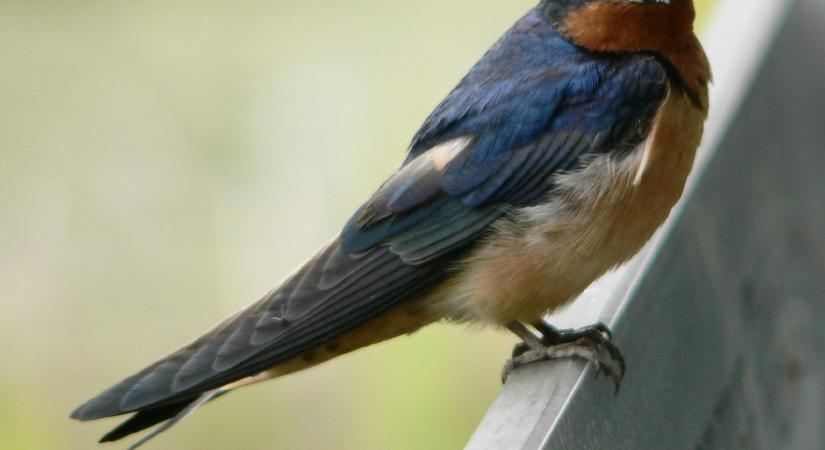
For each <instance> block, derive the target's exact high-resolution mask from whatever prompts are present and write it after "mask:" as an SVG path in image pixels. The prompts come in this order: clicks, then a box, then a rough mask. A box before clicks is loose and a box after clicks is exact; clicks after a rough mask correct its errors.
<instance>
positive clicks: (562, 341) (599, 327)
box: [501, 321, 626, 394]
mask: <svg viewBox="0 0 825 450" xmlns="http://www.w3.org/2000/svg"><path fill="white" fill-rule="evenodd" d="M534 326H535V328H536V329H537V330H539V331H540V332H541V334H542V339H541V341H540V343H539V342H538V340H537V339H536V338H535V337H534V335H532V334H530V333H527V334H525V330H526V328H524V326H523V325H516V326H515V327H511V330H513V331H514V332H516V334H518V335H519V336H522V338H525V336H526V337H527V339H525V342H521V343H519V344H517V345H515V346H514V347H513V353H512V358H511V359H510V360H508V361H507V363H506V364H505V366H504V369H503V370H502V373H501V379H502V383H503V382H506V381H507V378H508V376H509V375H510V373H511V372H512V371H513V369H514V368H516V367H518V366H521V365H524V364H528V363H531V362H534V361H540V360H546V359H561V358H571V357H578V358H582V359H584V360H586V361H589V362H592V363H593V364H594V365H595V366H596V369H597V372H596V374H597V375H598V374H600V373H602V374H604V375H607V376H609V377H610V378H611V379H612V380H613V383H614V385H615V393H616V394H618V393H619V386H620V384H621V381H622V379H623V378H624V374H625V369H626V365H625V359H624V356H623V355H622V352H621V350H619V347H617V346H616V344H614V343H613V342H612V340H611V339H612V337H613V335H612V333H611V332H610V329H609V328H608V327H607V325H605V324H603V323H597V324H595V325H591V326H587V327H583V328H579V329H571V330H558V329H556V328H555V327H553V326H552V325H550V324H548V323H547V322H544V321H541V322H539V323H536V324H534ZM602 349H604V350H605V351H606V352H607V353H608V354H609V355H610V359H607V358H604V357H602V356H601V354H600V352H601V350H602ZM611 360H612V361H615V362H616V363H617V364H618V366H619V367H618V369H619V370H618V371H617V370H616V369H615V368H614V366H613V365H612V364H611Z"/></svg>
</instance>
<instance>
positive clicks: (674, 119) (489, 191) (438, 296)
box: [71, 0, 711, 448]
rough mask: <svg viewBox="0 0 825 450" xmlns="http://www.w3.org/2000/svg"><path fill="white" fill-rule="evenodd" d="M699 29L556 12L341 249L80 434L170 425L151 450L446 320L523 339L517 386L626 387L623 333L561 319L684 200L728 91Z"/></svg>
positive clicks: (364, 213) (452, 115)
mask: <svg viewBox="0 0 825 450" xmlns="http://www.w3.org/2000/svg"><path fill="white" fill-rule="evenodd" d="M694 19H695V8H694V4H693V0H540V2H539V3H538V4H537V5H536V6H535V7H533V8H532V9H530V10H529V11H528V12H527V13H526V14H525V15H524V16H523V17H521V18H520V19H519V20H517V21H516V23H515V24H514V25H513V26H512V27H511V28H510V29H509V30H508V31H506V33H505V34H504V35H503V36H502V37H501V38H500V39H499V40H498V41H497V42H496V43H495V44H494V45H493V46H492V47H491V48H490V49H489V50H488V51H487V52H486V53H485V54H484V55H483V56H482V57H481V59H480V60H479V61H478V62H477V63H476V64H475V65H474V66H473V67H472V68H471V69H470V71H469V72H468V73H467V74H466V76H465V77H464V78H463V79H461V81H460V82H459V83H458V85H457V86H456V87H455V88H454V89H453V90H452V91H451V92H450V93H449V94H448V95H447V96H446V97H445V98H444V100H443V101H442V102H441V103H440V104H438V106H437V107H436V108H435V109H434V110H433V112H432V113H431V114H430V115H429V117H427V118H426V120H425V121H424V123H423V125H422V126H421V128H420V129H419V130H418V131H417V133H415V135H414V136H413V138H412V141H411V143H410V144H409V146H408V148H407V153H406V157H405V158H404V159H403V162H402V164H401V165H400V167H399V168H398V169H397V170H396V171H395V172H394V173H393V174H392V175H391V176H389V178H387V179H386V181H385V182H384V183H383V184H381V185H380V187H378V189H377V190H376V191H375V192H374V194H373V195H372V196H371V197H369V198H368V199H367V200H366V201H365V202H364V203H363V204H362V206H360V207H359V208H358V209H357V210H356V211H355V213H354V214H353V215H352V217H351V218H350V219H349V220H348V221H347V222H346V223H345V224H344V226H343V228H342V229H341V231H340V233H339V234H338V235H337V236H336V237H335V238H334V239H333V240H332V241H331V242H330V243H329V244H327V245H325V246H324V247H322V248H321V250H320V251H319V252H318V253H317V254H315V255H314V256H313V257H312V258H310V259H309V260H308V262H306V263H305V264H304V265H303V266H302V267H301V268H300V269H298V270H297V272H295V273H294V274H293V275H291V276H290V277H288V278H287V280H286V281H284V282H283V283H282V284H281V285H279V286H277V287H276V288H275V289H273V290H272V291H270V292H269V293H267V294H266V295H265V296H263V297H262V298H261V299H260V300H259V301H257V302H256V303H253V304H252V305H251V306H249V307H247V308H246V309H243V310H242V311H240V312H238V313H236V314H235V315H233V316H231V317H229V318H227V319H225V320H224V321H222V322H220V323H219V324H218V325H217V326H215V327H214V328H213V329H211V330H210V331H208V332H207V333H205V334H204V335H202V336H201V337H199V338H197V339H196V340H194V341H193V342H191V343H190V344H188V345H186V346H184V347H182V348H180V349H179V350H177V351H175V352H174V353H172V354H170V355H169V356H166V357H164V358H162V359H160V360H158V361H157V362H155V363H153V364H151V365H149V366H148V367H146V368H144V369H143V370H141V371H139V372H137V373H136V374H134V375H132V376H130V377H128V378H126V379H124V380H123V381H121V382H119V383H117V384H115V385H114V386H112V387H110V388H109V389H107V390H105V391H104V392H103V393H101V394H99V395H98V396H96V397H94V398H92V399H91V400H89V401H87V402H86V403H84V404H83V405H82V406H80V407H78V408H77V409H76V410H75V411H74V412H72V413H71V417H72V418H74V419H78V420H81V421H87V420H93V419H99V418H104V417H109V416H117V415H123V414H130V413H131V414H132V416H131V417H129V418H128V419H127V420H126V421H125V422H123V423H122V424H120V425H119V426H117V427H116V428H115V429H113V430H112V431H110V432H109V433H108V434H106V435H105V436H103V437H102V438H101V440H100V441H101V442H107V441H114V440H118V439H121V438H123V437H125V436H127V435H130V434H132V433H136V432H138V431H142V430H145V429H147V428H149V427H152V426H156V425H157V427H156V428H155V429H154V430H153V431H152V432H150V434H148V435H147V436H146V437H144V438H143V439H141V440H140V441H138V442H137V443H136V444H135V445H133V446H132V447H131V448H136V447H137V446H139V445H142V444H143V443H145V442H146V441H147V440H148V439H150V438H152V437H154V436H155V435H157V434H158V433H160V432H162V431H164V430H166V429H168V428H169V427H170V426H172V425H173V424H175V423H176V422H178V421H179V420H181V419H182V418H183V417H185V416H186V415H188V414H189V413H191V412H192V411H194V410H195V409H196V408H198V407H199V406H201V405H203V404H204V403H207V402H209V401H210V400H213V399H215V398H217V397H219V396H222V395H224V394H226V393H228V392H230V391H232V390H234V389H237V388H241V387H243V386H247V385H250V384H253V383H257V382H261V381H264V380H269V379H273V378H277V377H280V376H282V375H285V374H289V373H293V372H296V371H299V370H302V369H305V368H308V367H311V366H315V365H317V364H320V363H322V362H324V361H327V360H329V359H331V358H334V357H337V356H340V355H342V354H345V353H348V352H351V351H353V350H356V349H359V348H362V347H365V346H367V345H370V344H373V343H376V342H379V341H383V340H386V339H390V338H393V337H396V336H400V335H404V334H409V333H413V332H415V331H417V330H419V329H420V328H422V327H424V326H426V325H428V324H431V323H434V322H438V321H446V322H455V323H458V324H463V323H468V324H482V325H487V326H493V327H498V328H502V329H509V330H511V331H512V332H514V333H515V334H516V335H517V336H518V337H519V338H520V341H521V342H522V344H521V345H520V347H517V348H516V349H515V350H514V352H513V356H512V358H511V359H510V360H509V362H508V363H507V364H506V365H505V372H507V371H508V370H512V368H513V367H516V366H518V365H521V364H526V363H529V362H532V361H536V360H540V359H553V358H563V357H571V356H573V357H581V358H584V359H586V360H588V361H591V362H593V363H595V364H596V366H597V370H599V371H602V372H604V373H606V374H607V375H610V376H611V377H613V378H614V381H617V382H618V379H620V377H621V375H623V373H624V359H623V357H622V355H621V352H620V350H619V348H618V346H617V345H615V344H614V343H613V342H612V336H611V333H610V329H609V328H608V327H607V326H605V325H604V324H600V323H597V324H594V325H591V326H588V327H584V328H581V329H576V330H562V329H557V328H555V327H554V326H553V325H552V324H550V323H548V322H547V321H546V319H544V317H545V316H546V314H547V313H548V312H551V311H553V310H555V309H557V308H559V307H561V306H563V305H565V304H567V303H569V302H571V301H572V300H573V299H575V298H576V297H577V296H578V295H579V294H580V293H582V292H583V291H584V289H585V288H586V287H587V286H588V285H589V284H590V283H591V282H593V281H594V280H595V279H597V278H598V277H600V276H601V275H603V274H604V273H606V272H608V271H610V270H612V269H614V268H616V267H617V266H619V265H621V264H622V263H624V262H626V261H627V260H629V259H630V258H631V257H632V256H633V255H634V254H635V253H637V252H638V251H639V250H640V249H641V247H642V246H643V245H644V244H645V243H646V242H647V241H648V240H649V238H650V237H651V236H652V234H653V233H654V232H655V230H656V229H657V228H658V227H660V225H661V224H662V223H663V222H664V221H665V219H666V218H667V217H668V215H669V214H670V212H671V210H672V208H673V206H674V205H675V204H676V202H677V201H678V200H679V198H680V197H681V195H682V192H683V190H684V186H685V183H686V180H687V177H688V175H689V173H690V171H691V168H692V165H693V160H694V156H695V153H696V150H697V147H698V145H699V143H700V140H701V136H702V132H703V126H704V122H705V119H706V117H707V113H708V108H709V99H708V85H709V83H710V82H711V71H710V65H709V62H708V59H707V57H706V55H705V53H704V50H703V49H702V45H701V43H700V42H699V40H698V38H697V37H696V35H695V33H694V29H693V22H694ZM605 354H607V356H604V355H605ZM616 364H618V365H619V366H620V367H618V368H616ZM617 387H618V384H617Z"/></svg>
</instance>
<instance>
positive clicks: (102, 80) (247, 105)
mask: <svg viewBox="0 0 825 450" xmlns="http://www.w3.org/2000/svg"><path fill="white" fill-rule="evenodd" d="M534 1H535V0H518V1H514V0H508V1H501V0H453V1H449V2H444V1H440V0H439V1H436V0H423V1H415V2H404V1H387V0H381V1H379V0H354V1H347V2H342V1H340V0H308V1H305V2H286V1H283V0H273V1H245V2H239V1H226V0H224V1H220V0H219V1H211V2H198V1H192V0H177V1H174V0H173V1H142V2H124V1H91V0H89V1H72V2H65V1H40V2H32V1H27V0H4V1H3V2H0V61H2V70H0V288H2V293H3V297H4V299H3V301H2V302H0V333H2V334H0V337H1V338H2V342H3V344H4V345H3V366H2V367H3V370H0V405H2V408H0V449H89V448H93V447H94V442H96V440H97V438H99V437H100V435H101V434H102V433H103V432H105V431H107V430H108V429H109V428H111V427H113V426H114V425H115V424H116V423H117V422H118V421H119V420H120V419H114V420H107V421H101V422H95V423H86V424H81V423H78V422H73V421H70V420H69V419H68V417H67V416H68V413H69V412H70V411H71V410H72V409H73V408H74V407H75V406H77V405H78V404H79V403H81V402H82V401H84V400H86V399H87V398H88V397H90V396H92V395H94V394H97V393H98V392H99V391H100V390H101V389H103V388H105V387H108V386H109V385H110V384H112V383H114V382H115V381H118V380H119V379H121V378H122V377H124V376H126V375H129V374H131V373H132V372H133V371H135V370H137V369H139V368H141V367H142V366H144V365H145V364H147V363H149V362H151V361H153V360H154V359H156V358H158V357H160V356H162V355H164V354H166V353H168V352H170V351H172V350H174V349H176V348H177V347H179V346H180V345H182V344H185V343H186V342H188V341H189V340H190V339H191V338H193V337H194V336H196V335H198V334H199V333H200V332H202V331H204V330H206V329H207V328H209V327H210V326H212V325H213V324H214V323H216V322H217V321H219V320H220V319H221V318H223V317H224V316H227V315H228V314H230V313H231V312H234V311H235V310H237V309H239V308H241V307H243V306H244V305H246V304H248V303H250V302H252V301H254V300H255V299H257V298H258V297H259V296H260V295H262V294H263V293H265V292H267V291H268V290H269V289H270V288H271V287H273V286H274V285H275V284H276V283H277V282H278V281H279V280H281V279H283V278H284V277H285V276H286V275H288V274H289V273H290V272H291V271H292V270H294V269H295V268H296V267H297V266H298V265H299V263H301V262H303V261H304V260H305V259H306V258H307V257H308V256H310V255H311V254H313V253H314V252H315V250H317V249H318V248H319V247H320V246H321V245H322V244H323V243H325V242H327V241H328V240H329V239H330V238H331V236H333V235H334V234H335V233H336V232H337V231H338V230H339V227H340V226H341V225H342V224H343V223H344V221H345V220H346V219H347V218H348V216H349V214H350V213H351V212H352V211H353V210H354V209H355V207H356V206H357V205H358V204H359V202H360V201H362V200H364V199H366V198H367V196H368V195H369V194H370V192H371V190H372V189H373V188H375V187H376V186H377V185H378V184H379V183H380V182H381V181H382V180H383V179H384V177H385V176H386V175H388V174H389V173H390V171H391V170H393V169H394V168H395V167H396V166H397V165H398V164H399V162H400V161H401V159H402V158H403V154H404V150H405V148H406V145H407V143H408V142H409V139H410V138H411V136H412V135H413V133H414V132H415V131H416V128H417V126H418V125H419V124H420V123H421V121H422V120H423V119H424V118H425V117H426V115H427V114H428V113H429V111H430V110H431V109H432V108H433V107H434V106H435V105H436V104H437V102H438V101H439V100H440V99H441V98H442V97H443V96H444V95H445V94H446V93H447V92H448V91H449V90H450V89H451V88H452V86H454V85H455V83H456V82H457V81H458V80H459V79H460V78H461V76H462V75H463V74H464V73H465V72H466V71H467V69H468V68H469V67H470V66H471V65H472V63H473V62H474V61H475V60H476V59H477V58H478V57H479V56H480V55H481V54H482V53H483V52H484V50H485V49H486V48H487V47H488V46H489V45H490V44H491V43H492V42H493V41H494V40H495V39H496V38H497V37H498V36H499V35H500V34H501V33H503V32H504V31H505V30H506V29H507V28H508V27H509V25H510V24H511V23H512V22H514V21H515V20H516V19H517V18H518V17H519V16H520V15H521V14H522V13H523V12H524V11H526V10H527V9H528V8H530V7H531V6H532V5H533V3H534ZM701 3H702V5H701V6H706V4H707V3H708V2H701ZM706 9H707V8H705V9H704V10H703V11H706ZM703 17H704V16H703ZM513 342H514V339H513V338H512V337H510V336H509V335H507V334H504V333H500V332H496V331H494V330H466V329H463V328H461V327H456V326H446V325H434V326H431V327H429V328H427V329H425V330H424V331H422V332H420V333H418V334H416V335H414V336H412V337H403V338H399V339H396V340H394V341H392V342H390V343H384V344H381V345H377V346H374V347H372V348H369V349H366V350H362V351H359V352H356V353H354V354H351V355H348V356H346V357H343V358H339V359H337V360H334V361H332V362H331V363H328V364H325V365H323V366H321V367H318V368H315V369H312V370H310V371H307V372H302V373H300V374H298V375H294V376H290V377H286V378H283V379H280V380H277V381H275V382H269V383H265V384H262V385H258V386H254V387H251V388H248V389H243V390H241V391H238V392H236V393H233V394H232V395H230V396H227V397H225V398H223V399H221V400H218V401H216V402H214V403H213V404H210V405H209V406H208V407H206V408H203V409H202V410H200V411H199V412H198V413H197V414H195V415H194V416H192V417H190V418H189V419H187V420H186V421H184V422H183V423H182V424H180V425H179V426H177V427H176V428H175V429H174V431H171V432H168V433H164V434H163V435H161V436H160V437H159V438H157V440H156V441H155V442H153V444H154V447H152V448H163V449H269V448H278V449H453V448H460V447H461V446H463V444H464V443H465V441H466V440H467V438H468V437H469V435H470V434H471V433H472V431H473V430H474V428H475V426H476V424H477V423H478V421H479V420H480V418H481V416H482V415H483V413H484V411H485V410H486V408H487V407H488V406H489V404H490V403H491V402H492V400H493V399H494V398H495V396H496V394H497V392H498V390H499V388H500V382H499V378H498V376H499V370H500V368H501V365H502V363H503V362H504V360H505V358H506V357H507V356H508V353H509V350H510V346H511V345H512V344H513ZM109 447H114V448H123V447H124V446H123V445H121V444H116V445H114V446H111V445H110V446H109Z"/></svg>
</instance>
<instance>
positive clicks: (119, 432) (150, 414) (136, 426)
mask: <svg viewBox="0 0 825 450" xmlns="http://www.w3.org/2000/svg"><path fill="white" fill-rule="evenodd" d="M227 392H229V390H221V389H216V390H214V391H209V392H206V393H204V394H201V395H200V396H197V397H194V398H188V399H185V400H182V401H178V402H175V403H171V404H168V405H163V406H159V407H157V408H150V409H144V410H141V411H138V412H137V413H136V414H135V415H133V416H132V417H130V418H129V419H128V420H126V421H125V422H123V423H121V424H120V425H118V426H117V427H116V428H115V429H113V430H112V431H110V432H108V433H106V435H104V436H103V437H102V438H100V442H101V443H102V442H112V441H117V440H119V439H122V438H124V437H126V436H128V435H130V434H133V433H137V432H139V431H143V430H145V429H147V428H150V427H152V426H154V425H157V424H159V423H162V422H163V423H162V425H160V426H159V427H158V428H156V429H155V430H153V431H152V432H151V433H149V434H147V435H146V436H144V437H143V438H141V439H140V440H139V441H137V442H136V443H134V444H133V445H132V446H131V447H129V450H134V449H136V448H138V447H140V446H141V445H143V444H145V443H146V442H148V441H149V440H150V439H152V438H154V437H155V436H157V435H158V434H160V433H162V432H164V431H166V430H168V429H169V428H171V427H172V426H173V425H175V424H176V423H178V422H180V421H181V419H183V418H184V417H186V416H188V415H189V414H191V413H192V412H193V411H194V410H195V409H197V408H199V407H200V406H201V405H203V404H204V403H206V402H208V401H210V400H214V399H216V398H218V397H220V396H221V395H223V394H225V393H227Z"/></svg>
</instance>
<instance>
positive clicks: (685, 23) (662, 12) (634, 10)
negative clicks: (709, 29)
mask: <svg viewBox="0 0 825 450" xmlns="http://www.w3.org/2000/svg"><path fill="white" fill-rule="evenodd" d="M542 7H543V8H544V12H545V14H547V15H548V17H549V18H550V20H551V21H552V22H553V23H554V25H555V26H556V28H557V29H558V30H559V32H560V33H561V34H562V35H564V36H565V37H567V38H568V39H570V40H571V41H572V42H573V43H575V44H577V45H579V46H581V47H585V48H587V49H590V50H594V51H602V52H637V51H652V52H667V51H672V50H673V49H675V48H678V47H680V46H684V45H686V43H687V42H689V41H690V39H691V37H692V36H693V19H694V17H695V12H694V9H693V0H542Z"/></svg>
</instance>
